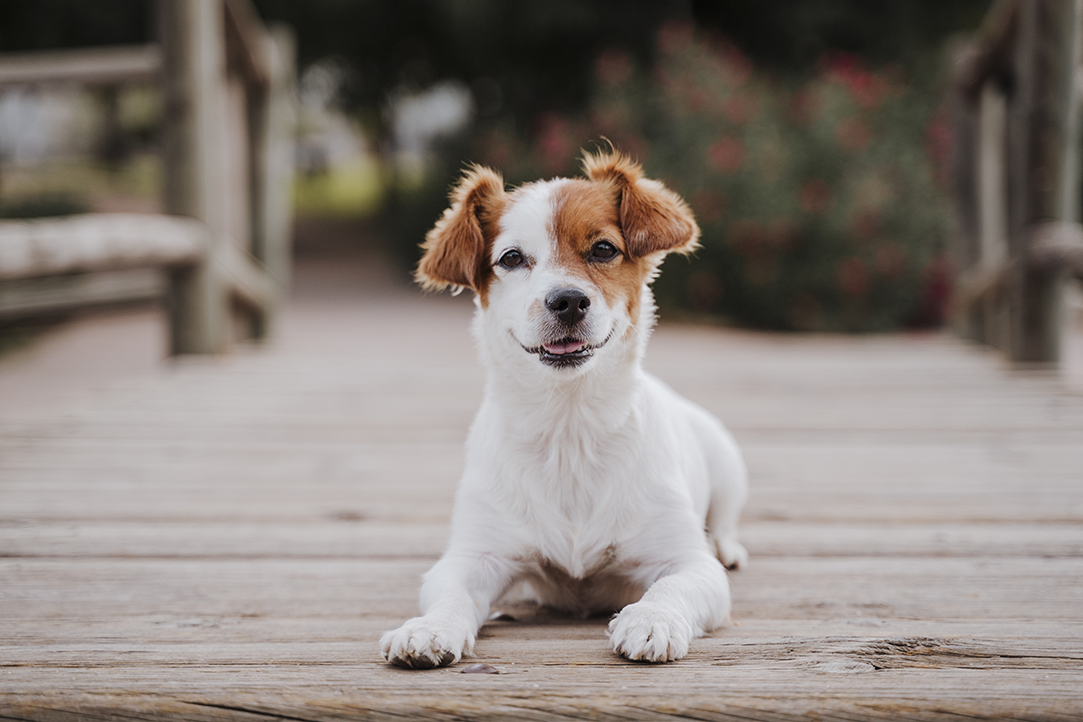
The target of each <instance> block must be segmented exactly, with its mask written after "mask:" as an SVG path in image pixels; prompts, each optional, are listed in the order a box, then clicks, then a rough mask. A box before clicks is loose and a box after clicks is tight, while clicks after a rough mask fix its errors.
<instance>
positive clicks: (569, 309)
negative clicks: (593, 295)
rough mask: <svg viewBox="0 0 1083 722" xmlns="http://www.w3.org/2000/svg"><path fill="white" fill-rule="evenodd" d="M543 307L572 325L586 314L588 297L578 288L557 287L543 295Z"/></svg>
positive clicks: (588, 305) (588, 304) (588, 303)
mask: <svg viewBox="0 0 1083 722" xmlns="http://www.w3.org/2000/svg"><path fill="white" fill-rule="evenodd" d="M545 307H546V308H548V309H549V310H550V311H552V312H553V314H554V315H555V316H556V317H557V318H559V319H560V320H561V321H563V322H564V323H566V324H568V325H569V326H574V325H575V324H577V323H579V321H581V320H582V318H583V316H586V315H587V309H588V308H590V299H589V298H587V294H585V293H583V292H582V291H580V290H579V289H578V288H558V289H557V290H555V291H552V292H550V294H549V295H548V296H546V297H545Z"/></svg>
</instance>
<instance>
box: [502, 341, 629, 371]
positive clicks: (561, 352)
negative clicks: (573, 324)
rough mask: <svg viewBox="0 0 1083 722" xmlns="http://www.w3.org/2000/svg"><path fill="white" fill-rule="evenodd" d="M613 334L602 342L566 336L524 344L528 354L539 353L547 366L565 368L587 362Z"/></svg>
mask: <svg viewBox="0 0 1083 722" xmlns="http://www.w3.org/2000/svg"><path fill="white" fill-rule="evenodd" d="M612 335H613V334H612V333H610V334H609V336H606V337H605V338H604V339H603V340H602V342H601V343H597V344H589V343H587V342H586V341H584V340H582V339H578V338H574V337H572V336H565V337H564V338H562V339H559V340H557V341H550V342H548V343H543V344H542V345H540V346H534V347H532V348H531V347H529V346H523V344H521V343H520V344H519V345H520V346H522V347H523V350H524V351H526V352H527V353H528V354H531V355H537V357H538V359H539V360H540V361H541V362H542V363H543V364H546V365H547V366H553V367H555V368H565V367H569V366H579V365H580V364H582V363H585V362H586V361H587V359H589V358H590V357H591V356H593V355H594V352H595V351H597V350H598V349H600V348H601V347H602V346H605V345H606V343H608V342H609V339H610V337H611V336H612Z"/></svg>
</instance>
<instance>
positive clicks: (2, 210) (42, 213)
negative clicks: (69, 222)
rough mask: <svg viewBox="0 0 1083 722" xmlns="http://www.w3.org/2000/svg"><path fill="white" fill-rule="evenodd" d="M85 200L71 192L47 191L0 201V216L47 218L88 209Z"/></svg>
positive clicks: (84, 211) (83, 211)
mask: <svg viewBox="0 0 1083 722" xmlns="http://www.w3.org/2000/svg"><path fill="white" fill-rule="evenodd" d="M88 210H89V209H88V207H87V204H86V202H85V201H84V200H83V199H82V198H80V197H78V196H76V195H74V194H71V193H47V194H42V195H36V196H29V197H26V198H20V199H18V200H13V201H0V218H48V217H51V216H71V215H75V214H77V213H86V212H87V211H88Z"/></svg>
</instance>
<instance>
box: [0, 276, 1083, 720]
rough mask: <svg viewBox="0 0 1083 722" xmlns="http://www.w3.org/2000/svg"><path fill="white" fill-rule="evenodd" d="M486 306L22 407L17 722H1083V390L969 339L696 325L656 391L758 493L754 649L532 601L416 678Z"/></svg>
mask: <svg viewBox="0 0 1083 722" xmlns="http://www.w3.org/2000/svg"><path fill="white" fill-rule="evenodd" d="M389 299H390V300H389ZM469 313H470V308H469V304H467V303H462V302H461V299H455V300H449V299H436V298H432V299H424V300H422V299H417V298H415V297H414V296H412V295H410V294H408V293H406V292H403V291H395V292H394V293H391V294H390V295H389V294H387V293H385V292H383V291H381V293H380V294H379V296H378V297H376V296H374V295H369V296H363V297H359V298H358V299H355V300H354V301H350V300H349V299H346V300H342V299H339V300H336V301H333V302H331V301H326V302H324V301H321V302H309V303H299V302H295V303H294V304H293V305H292V306H290V307H288V308H287V309H286V312H285V314H284V321H283V327H282V330H281V333H280V335H279V337H278V338H277V339H276V341H275V343H273V344H272V345H271V346H270V347H268V348H265V349H262V350H255V349H250V350H242V351H240V352H238V353H236V354H233V355H231V356H228V357H223V358H218V359H208V360H190V359H189V360H184V361H181V362H174V363H171V364H169V365H168V366H164V367H162V368H161V369H160V371H159V372H158V373H157V374H155V375H153V376H152V377H150V378H143V379H139V380H132V381H130V382H124V383H119V384H116V385H114V386H112V387H111V388H108V389H103V390H101V391H100V392H99V393H97V394H95V395H93V396H92V397H89V399H88V400H84V401H83V402H81V403H80V405H78V406H73V407H72V408H69V409H68V410H66V411H65V412H63V413H59V412H58V413H56V414H55V415H53V416H49V417H42V416H41V415H36V416H34V417H29V416H28V417H26V419H25V420H21V419H20V418H19V417H18V416H17V415H12V414H6V415H2V418H4V419H5V421H4V422H3V423H2V424H0V719H2V718H12V719H23V720H85V719H102V720H106V719H108V720H114V719H125V720H165V719H178V718H180V719H192V720H259V719H263V720H267V719H291V720H343V719H374V720H384V719H386V720H391V719H396V720H401V719H403V718H426V719H441V720H462V719H477V720H503V719H528V720H550V719H594V720H637V719H701V720H734V719H742V720H750V719H763V720H791V719H806V718H809V717H819V718H823V719H847V720H860V719H897V718H906V719H918V720H924V719H929V720H933V719H935V720H961V719H970V720H973V719H1003V718H1013V719H1031V720H1069V719H1078V717H1079V715H1080V714H1081V713H1083V471H1081V469H1083V398H1081V397H1080V396H1079V395H1078V394H1073V393H1071V392H1069V391H1067V390H1066V389H1065V388H1064V387H1063V386H1062V385H1061V384H1060V382H1059V381H1058V379H1057V378H1055V377H1052V376H1049V375H1047V374H1021V373H1017V372H1013V371H1011V370H1009V369H1008V368H1006V367H1005V366H1003V365H1001V363H1000V362H999V361H997V359H996V358H995V357H994V356H992V355H991V354H990V353H988V352H986V351H982V350H978V349H976V348H974V347H970V346H967V345H965V344H962V343H959V342H955V341H952V340H950V339H947V338H945V337H942V336H939V335H927V336H917V337H877V338H868V339H853V338H835V337H815V338H807V337H785V338H782V337H774V336H768V335H760V334H748V333H741V332H733V331H726V330H722V329H709V328H698V327H688V326H679V325H663V326H662V327H661V328H659V330H658V331H657V333H656V335H655V338H654V339H653V341H652V347H651V350H650V353H649V358H648V363H649V366H650V368H651V369H652V370H653V371H655V372H656V373H657V374H659V375H660V376H662V377H663V378H664V379H666V380H667V381H668V382H670V383H671V384H672V385H673V386H675V387H676V388H678V389H679V390H680V391H682V392H683V393H686V394H688V395H689V396H691V397H693V398H695V399H697V400H699V401H700V402H701V403H703V404H705V405H706V406H708V407H709V408H711V409H712V410H713V411H715V412H716V413H719V414H720V415H722V416H723V417H724V418H725V419H726V420H727V422H728V423H729V424H730V426H731V427H732V428H733V429H734V431H735V433H736V435H737V436H738V439H739V440H740V441H741V443H742V446H743V448H744V451H745V453H746V455H747V457H748V462H749V466H750V469H751V474H752V495H751V498H750V501H749V505H748V508H747V512H746V514H745V517H744V532H743V537H744V540H745V542H746V544H747V546H748V548H749V551H750V552H751V555H752V560H751V564H750V566H749V568H748V569H747V570H744V571H741V572H738V573H735V574H733V575H732V576H731V581H732V584H733V593H734V611H733V619H734V624H732V625H730V626H727V627H725V628H723V629H721V630H718V631H717V632H715V633H713V634H712V635H710V636H709V637H706V638H704V639H701V640H697V641H696V642H695V643H694V644H693V647H692V652H691V653H690V655H689V657H688V658H686V659H684V660H682V661H680V662H678V663H674V664H670V665H666V666H651V665H644V664H633V663H629V662H626V661H624V660H623V659H621V658H619V657H616V656H615V655H614V654H613V653H612V651H611V650H610V649H609V646H608V643H607V641H606V638H605V622H606V620H604V619H589V620H575V619H568V618H565V617H561V616H559V615H554V614H550V613H547V612H545V611H544V610H537V609H533V608H531V607H527V606H523V605H504V606H503V607H502V610H503V611H505V612H507V613H508V614H510V615H511V617H512V618H513V620H514V621H497V622H491V623H489V624H487V625H486V626H485V627H484V628H483V630H482V633H481V637H480V639H479V641H478V644H477V650H476V657H475V658H474V659H473V660H471V661H475V662H479V663H486V664H490V665H492V666H494V667H495V668H496V669H497V670H498V672H499V673H498V674H484V675H472V674H471V675H467V674H462V673H461V671H460V670H461V668H462V667H463V665H459V666H457V667H453V668H450V669H442V670H434V671H429V672H405V671H402V670H398V669H395V668H391V667H389V666H388V665H386V664H385V663H383V662H382V660H380V658H379V655H378V653H377V640H378V638H379V636H380V634H381V633H382V632H383V631H385V630H387V629H388V628H391V627H393V626H395V625H397V624H398V623H400V622H401V621H402V620H403V619H405V618H406V617H408V616H411V615H413V614H414V613H415V610H416V595H417V591H418V586H419V581H420V576H421V574H422V573H423V572H424V571H425V570H426V569H427V568H428V567H429V566H430V565H431V564H432V562H433V560H434V559H436V558H437V556H438V555H439V553H440V551H441V549H442V547H443V544H444V542H445V539H446V536H447V524H448V522H449V519H450V511H451V504H452V500H453V495H454V489H455V484H456V480H457V476H458V474H459V471H460V469H461V465H462V442H463V440H464V438H465V435H466V432H467V428H468V426H469V423H470V420H471V418H472V414H473V411H474V409H475V408H476V406H477V403H478V400H479V398H480V394H481V389H482V384H483V377H482V374H481V371H480V370H479V368H478V366H477V364H476V362H475V361H474V358H473V351H472V348H471V342H470V339H469V336H468V333H467V327H468V324H469ZM0 403H2V400H0Z"/></svg>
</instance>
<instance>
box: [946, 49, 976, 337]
mask: <svg viewBox="0 0 1083 722" xmlns="http://www.w3.org/2000/svg"><path fill="white" fill-rule="evenodd" d="M974 52H975V49H974V47H973V46H972V45H970V44H966V45H955V46H953V47H951V48H949V50H948V54H949V57H950V62H951V63H952V65H953V66H954V70H955V74H956V76H959V75H961V74H962V73H963V68H966V67H968V66H969V65H970V63H971V56H972V54H973V53H974ZM967 95H968V94H967V93H966V92H965V90H964V89H963V88H961V87H960V88H957V89H956V90H955V92H953V93H952V94H951V97H950V106H949V107H950V110H951V116H952V132H953V134H954V136H955V142H954V143H953V144H952V158H951V171H952V187H953V188H952V189H953V194H952V195H953V197H954V200H955V211H956V212H955V220H956V226H955V228H954V229H953V230H954V232H953V233H952V234H951V238H952V244H951V254H952V259H953V261H954V263H955V267H956V268H957V269H959V271H967V270H969V269H971V268H972V267H973V266H974V265H975V264H976V263H978V261H979V255H978V254H979V252H980V250H981V246H980V243H979V206H978V202H979V195H978V185H977V176H976V171H977V170H978V159H977V154H976V152H975V150H976V146H977V135H978V132H979V129H978V124H977V113H976V111H975V108H974V105H973V103H972V102H971V100H970V98H968V97H967ZM953 318H954V323H955V331H956V333H958V334H959V335H960V336H962V337H963V338H968V339H971V340H973V341H978V342H984V340H985V339H984V333H983V332H982V328H981V319H980V316H979V315H978V314H977V313H975V312H974V311H973V310H972V309H971V308H970V306H969V305H966V306H963V307H960V308H958V309H957V310H956V313H954V314H953Z"/></svg>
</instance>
